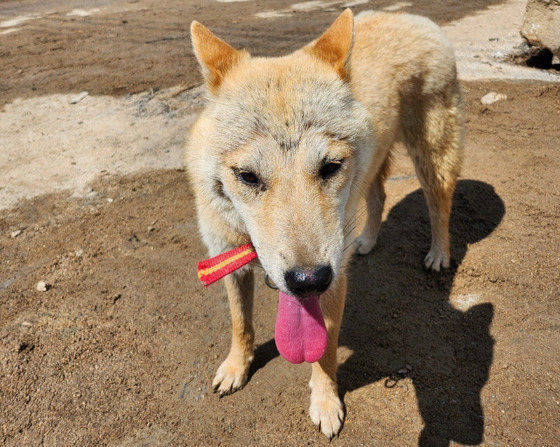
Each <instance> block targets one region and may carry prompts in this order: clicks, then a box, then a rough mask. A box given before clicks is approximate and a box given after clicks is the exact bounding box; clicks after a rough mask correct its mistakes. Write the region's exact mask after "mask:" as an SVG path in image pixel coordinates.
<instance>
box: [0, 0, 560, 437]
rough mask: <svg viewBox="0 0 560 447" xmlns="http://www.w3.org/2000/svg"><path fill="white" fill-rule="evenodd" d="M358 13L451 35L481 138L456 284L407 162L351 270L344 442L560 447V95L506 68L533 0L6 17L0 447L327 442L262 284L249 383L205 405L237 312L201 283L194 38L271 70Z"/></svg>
mask: <svg viewBox="0 0 560 447" xmlns="http://www.w3.org/2000/svg"><path fill="white" fill-rule="evenodd" d="M347 3H354V6H353V9H354V11H356V12H357V11H359V10H362V9H366V8H372V7H374V8H379V9H382V8H389V9H399V8H400V9H402V10H405V11H409V12H415V13H420V14H424V15H427V16H429V17H431V18H433V19H434V20H435V21H437V22H438V23H440V24H441V25H443V26H444V28H445V30H446V32H447V33H448V34H449V36H450V38H451V39H452V41H453V43H454V45H455V47H456V49H457V55H458V62H459V63H458V65H459V71H460V75H461V79H462V80H463V87H464V91H465V97H466V100H467V144H466V160H465V166H464V170H463V174H462V179H461V181H460V183H459V186H458V188H457V192H456V195H455V198H454V209H453V217H452V225H451V233H452V255H453V259H454V264H455V265H454V267H453V269H451V271H450V272H447V273H445V274H442V275H430V274H426V273H425V272H424V271H423V270H422V268H421V260H422V256H423V254H424V253H425V252H426V251H427V248H428V246H429V225H428V218H427V212H426V209H425V205H424V202H423V198H422V196H421V192H420V191H419V190H418V183H417V181H416V179H415V178H414V176H413V169H412V167H411V165H410V163H409V162H408V160H407V159H406V157H405V156H404V155H402V154H400V153H399V155H398V157H397V163H396V166H395V169H394V171H393V174H392V177H391V179H390V180H389V181H388V183H387V189H388V195H389V198H388V204H387V213H386V216H385V222H384V224H383V228H382V232H381V235H380V242H379V246H378V247H377V248H376V250H375V251H374V253H372V254H371V255H369V256H367V257H364V258H359V259H357V260H356V261H355V262H354V264H353V266H352V269H351V275H352V277H353V281H352V285H351V287H350V293H349V298H348V305H347V308H346V313H345V318H344V322H343V327H342V334H341V340H340V342H341V347H340V350H339V360H340V368H339V383H340V392H341V396H342V397H343V399H344V402H345V405H346V406H347V420H346V425H345V427H344V429H343V431H342V432H341V434H340V437H339V438H337V439H336V440H334V441H333V442H332V444H333V445H340V446H359V445H363V446H372V445H379V446H389V447H391V446H413V445H421V446H450V445H484V446H543V447H549V446H550V447H553V446H556V445H558V442H559V439H560V428H559V427H560V391H559V385H558V377H559V375H560V361H559V360H558V359H559V358H560V314H559V311H558V309H559V304H560V292H559V286H558V284H560V270H559V269H558V265H559V263H560V255H559V251H560V249H559V248H558V247H560V231H559V219H558V218H559V215H560V184H559V182H558V173H559V172H560V161H559V160H560V159H559V157H558V153H559V150H560V143H559V141H560V130H559V127H558V123H559V122H560V82H559V80H560V77H559V75H558V73H557V72H554V71H546V72H543V71H538V70H532V69H526V68H522V67H515V66H511V65H507V64H505V63H503V62H502V60H503V58H504V57H506V56H507V54H508V53H509V52H511V51H513V49H514V47H515V46H517V45H518V44H519V43H520V42H521V40H520V38H519V37H518V34H517V29H518V28H519V24H520V21H521V18H522V14H523V7H524V2H523V1H520V0H511V1H508V2H505V3H501V2H497V1H495V2H492V1H482V0H476V1H472V2H438V3H435V2H429V1H423V0H420V1H411V2H400V3H397V4H395V3H393V2H384V1H375V2H374V1H372V2H365V1H357V2H343V1H323V2H318V1H317V2H306V3H305V4H294V3H293V2H289V1H284V0H270V1H267V2H259V1H238V2H231V1H230V2H216V1H208V2H204V3H203V2H195V1H184V0H183V1H179V0H159V1H158V2H155V1H150V0H133V1H111V0H101V1H86V0H48V1H39V0H32V1H28V2H25V3H22V2H19V1H13V0H8V1H5V0H0V61H1V63H0V92H1V94H0V428H1V429H0V445H6V446H28V445H29V446H35V445H44V446H73V445H79V446H100V445H107V446H123V447H124V446H126V447H130V446H147V445H151V446H168V445H169V446H184V445H188V446H191V445H192V446H199V445H209V446H213V445H216V446H218V445H221V446H225V445H231V446H246V445H251V446H261V445H267V446H268V445H279V446H280V445H289V446H291V445H294V446H295V445H298V446H299V445H328V441H327V440H326V439H324V437H323V436H322V435H321V434H319V433H317V432H316V430H315V428H314V427H313V425H312V424H311V422H310V420H309V418H308V416H307V407H308V399H309V397H308V392H307V388H306V384H307V381H308V378H309V368H308V367H306V366H295V365H291V364H288V363H287V362H286V361H284V360H283V359H282V358H280V357H279V356H278V353H277V351H276V349H275V346H274V340H273V339H272V336H273V327H274V319H275V310H276V309H275V308H276V296H275V293H274V292H273V291H271V290H269V289H267V288H266V287H265V286H264V284H263V283H262V281H259V285H258V288H257V296H256V303H255V312H256V329H257V345H258V347H257V350H256V356H255V362H254V365H253V367H252V370H251V379H250V381H249V383H248V385H247V386H246V387H245V389H244V390H242V391H241V392H238V393H236V394H234V395H232V396H228V397H225V398H222V399H220V398H219V397H218V396H216V395H214V394H213V393H212V390H211V387H210V384H211V380H212V378H213V374H214V372H215V369H216V368H217V367H218V365H219V364H220V362H221V360H222V359H223V357H224V356H225V354H226V352H227V349H228V345H229V315H228V308H227V300H226V297H225V292H224V290H223V289H222V286H221V285H215V286H213V287H211V288H209V289H203V288H202V286H201V285H200V284H199V283H198V280H197V278H196V274H195V267H196V262H197V261H199V260H201V259H203V258H205V255H206V253H205V250H204V248H203V246H202V245H201V243H200V241H199V238H198V235H197V229H196V219H195V215H194V212H193V204H192V194H191V192H190V190H189V185H188V183H187V181H186V178H185V173H184V171H183V169H182V159H181V150H182V146H183V144H184V140H185V136H186V132H187V129H188V127H189V125H190V124H191V123H192V121H193V119H194V118H195V116H196V113H197V111H198V110H200V107H201V106H202V105H203V104H204V99H203V94H202V89H201V88H200V87H198V85H199V84H200V75H199V73H198V70H197V68H196V63H195V60H194V57H193V55H192V51H191V49H190V42H189V37H188V26H189V23H190V21H191V20H193V19H197V20H199V21H201V22H203V23H205V24H207V25H208V26H210V27H211V28H212V29H213V30H215V31H216V32H217V33H218V34H219V35H221V36H223V37H225V38H227V39H228V40H229V41H230V42H232V43H233V44H234V45H236V46H243V47H247V48H248V49H249V50H250V51H252V52H253V53H255V54H261V55H262V54H269V55H272V54H278V53H285V52H288V51H290V50H292V49H295V48H297V47H298V46H299V45H302V44H303V43H305V42H307V41H308V40H310V39H312V38H314V37H316V36H317V35H318V34H319V33H320V32H321V31H322V30H323V29H324V28H325V27H326V26H327V25H328V23H330V22H331V21H332V20H333V19H334V17H335V16H336V15H337V14H338V13H339V12H340V10H341V9H342V8H343V7H344V6H345V4H347ZM201 5H203V6H201ZM490 91H495V92H498V93H500V94H503V95H506V97H507V99H504V100H501V101H499V102H496V103H494V104H490V105H483V104H482V103H481V102H480V99H481V98H482V97H483V96H484V95H486V94H487V93H488V92H490ZM80 92H88V95H87V96H84V95H81V96H78V95H79V94H80ZM80 98H81V99H80ZM77 99H80V100H79V101H78V102H76V103H72V102H75V101H76V100H77ZM401 152H402V151H401ZM40 281H44V282H45V283H46V287H45V289H46V290H45V291H39V290H37V284H38V283H39V282H40Z"/></svg>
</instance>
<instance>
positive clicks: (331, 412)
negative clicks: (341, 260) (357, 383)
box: [309, 272, 347, 439]
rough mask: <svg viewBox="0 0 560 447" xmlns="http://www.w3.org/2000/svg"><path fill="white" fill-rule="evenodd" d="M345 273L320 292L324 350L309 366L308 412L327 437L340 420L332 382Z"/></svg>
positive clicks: (339, 425) (341, 412) (340, 406)
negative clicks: (326, 336)
mask: <svg viewBox="0 0 560 447" xmlns="http://www.w3.org/2000/svg"><path fill="white" fill-rule="evenodd" d="M346 284H347V280H346V275H345V273H344V272H341V273H340V274H339V277H338V278H337V281H336V283H335V284H333V286H332V287H331V288H330V289H329V291H328V292H327V293H325V294H324V295H321V298H320V302H321V308H322V311H323V317H324V319H325V325H326V326H327V334H328V344H327V350H326V352H325V354H324V355H323V357H322V358H321V360H319V361H318V362H315V363H313V365H312V367H311V368H312V370H311V380H310V381H309V388H311V405H310V406H309V415H310V416H311V420H312V421H313V423H314V424H315V425H316V426H317V427H318V428H319V429H320V430H321V432H322V433H323V434H324V435H325V436H327V437H328V438H329V439H332V438H333V437H335V436H336V435H337V434H338V432H339V431H340V429H341V428H342V423H343V422H344V406H343V404H342V402H341V400H340V397H339V395H338V386H337V383H336V368H337V365H338V363H337V357H336V351H337V348H338V334H339V332H340V324H341V322H342V314H343V311H344V302H345V299H346V287H347V286H346Z"/></svg>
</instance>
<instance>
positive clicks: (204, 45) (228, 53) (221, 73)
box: [191, 21, 250, 95]
mask: <svg viewBox="0 0 560 447" xmlns="http://www.w3.org/2000/svg"><path fill="white" fill-rule="evenodd" d="M191 38H192V43H193V48H194V54H195V56H196V58H197V59H198V63H199V64H200V66H201V68H202V75H203V76H204V79H205V80H206V85H207V87H208V90H209V91H210V93H212V94H214V95H215V94H217V93H218V90H219V88H220V85H221V84H222V81H223V80H224V77H225V76H226V74H227V73H228V72H229V71H230V70H231V69H232V68H233V67H235V66H236V65H237V64H239V62H241V61H242V60H244V59H248V58H249V57H250V56H249V53H248V52H247V51H245V50H236V49H235V48H233V47H232V46H231V45H229V44H227V43H226V42H224V41H223V40H222V39H220V38H218V37H216V36H215V35H214V34H212V32H211V31H210V30H209V29H208V28H206V27H205V26H204V25H201V24H200V23H198V22H197V21H194V22H192V24H191Z"/></svg>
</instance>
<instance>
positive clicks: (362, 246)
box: [354, 235, 375, 256]
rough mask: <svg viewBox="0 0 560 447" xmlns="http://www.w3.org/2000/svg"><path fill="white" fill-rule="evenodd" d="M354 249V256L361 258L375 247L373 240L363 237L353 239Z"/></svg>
mask: <svg viewBox="0 0 560 447" xmlns="http://www.w3.org/2000/svg"><path fill="white" fill-rule="evenodd" d="M354 247H355V250H356V254H358V255H361V256H364V255H367V254H368V253H369V252H371V251H372V250H373V247H375V239H374V238H368V237H364V236H363V235H362V236H358V237H357V238H356V239H354Z"/></svg>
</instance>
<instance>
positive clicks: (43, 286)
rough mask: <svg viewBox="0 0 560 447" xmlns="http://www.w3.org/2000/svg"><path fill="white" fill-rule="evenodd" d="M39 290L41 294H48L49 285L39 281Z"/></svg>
mask: <svg viewBox="0 0 560 447" xmlns="http://www.w3.org/2000/svg"><path fill="white" fill-rule="evenodd" d="M37 290H38V291H39V292H46V291H47V290H49V285H48V284H47V283H46V282H45V281H39V282H38V283H37Z"/></svg>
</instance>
